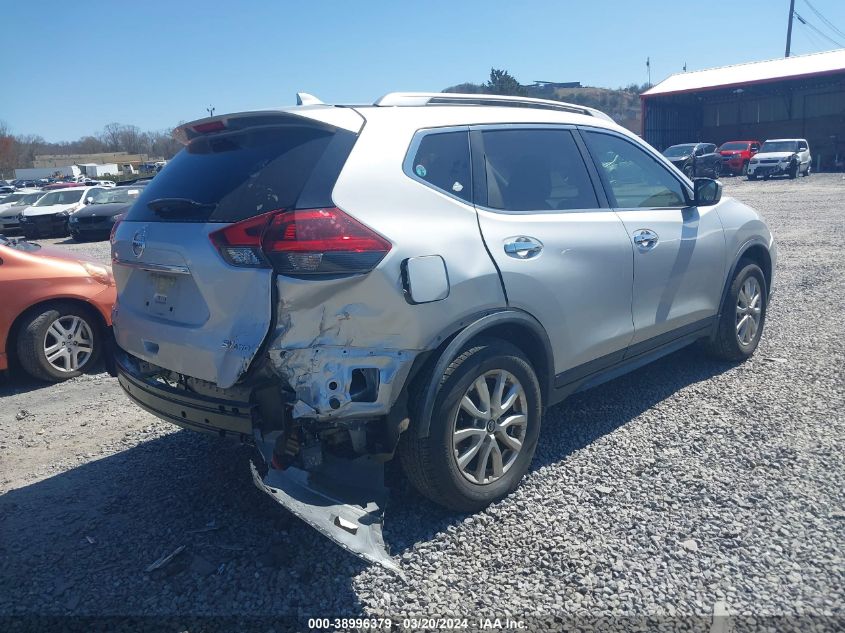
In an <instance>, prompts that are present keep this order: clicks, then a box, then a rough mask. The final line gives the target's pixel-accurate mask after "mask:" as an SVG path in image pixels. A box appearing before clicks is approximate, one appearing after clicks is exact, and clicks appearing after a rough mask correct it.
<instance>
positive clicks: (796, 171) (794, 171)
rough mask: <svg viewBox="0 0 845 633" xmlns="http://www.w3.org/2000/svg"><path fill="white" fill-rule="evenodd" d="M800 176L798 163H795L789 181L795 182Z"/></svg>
mask: <svg viewBox="0 0 845 633" xmlns="http://www.w3.org/2000/svg"><path fill="white" fill-rule="evenodd" d="M797 176H798V163H795V164H794V165H793V166H792V167H790V168H789V179H790V180H795V178H796V177H797Z"/></svg>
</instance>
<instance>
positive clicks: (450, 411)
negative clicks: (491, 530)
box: [399, 339, 542, 512]
mask: <svg viewBox="0 0 845 633" xmlns="http://www.w3.org/2000/svg"><path fill="white" fill-rule="evenodd" d="M495 370H504V371H505V372H507V373H509V374H510V375H511V376H513V377H515V378H516V380H517V381H518V382H519V384H520V385H521V386H522V388H523V392H524V395H525V405H526V410H525V417H526V428H525V435H524V437H523V441H522V447H521V449H520V450H519V452H518V453H517V454H516V456H515V457H514V459H513V462H512V464H511V465H510V467H509V468H508V469H507V470H506V471H505V472H504V474H502V475H501V477H499V478H498V479H496V480H494V481H492V482H490V483H484V484H478V483H476V482H471V481H470V480H469V479H468V478H467V477H466V476H465V475H464V474H463V473H462V471H461V469H460V468H459V466H458V463H457V458H456V454H455V452H456V451H455V448H453V437H452V436H453V433H454V429H455V425H456V420H457V418H458V415H459V412H460V409H461V401H462V400H463V397H464V395H465V394H466V393H467V391H468V389H470V388H471V387H472V386H473V383H475V382H476V379H477V378H479V377H480V376H482V375H484V374H485V373H487V372H491V371H495ZM431 380H437V381H438V385H437V393H436V397H435V400H434V406H433V408H432V412H431V424H430V427H429V433H428V436H427V437H419V436H418V433H417V420H419V419H420V417H421V413H422V412H421V407H422V402H421V400H422V397H421V396H420V397H416V398H415V397H413V396H412V403H411V426H410V428H409V429H408V430H407V431H406V432H405V433H403V434H402V437H401V439H400V444H399V455H400V459H401V462H402V468H403V470H404V471H405V474H406V476H407V477H408V479H409V480H410V481H411V483H412V484H413V485H414V487H415V488H417V490H419V491H420V493H422V494H423V495H425V496H426V497H428V498H429V499H431V500H432V501H434V502H435V503H437V504H439V505H442V506H445V507H447V508H449V509H452V510H457V511H460V512H475V511H477V510H480V509H482V508H484V507H485V506H487V505H489V504H490V503H492V502H493V501H496V500H497V499H501V498H502V497H504V496H506V495H508V494H509V493H511V492H512V491H513V490H514V489H515V488H516V487H517V485H518V484H519V482H520V480H521V479H522V477H523V476H524V475H525V473H526V471H527V470H528V467H529V466H530V465H531V459H532V457H533V456H534V450H535V448H536V447H537V438H538V437H539V434H540V419H541V411H542V402H541V400H542V397H541V393H540V383H539V381H538V380H537V375H536V374H535V372H534V369H533V368H532V366H531V364H530V363H529V362H528V360H527V359H526V357H525V356H524V355H523V354H522V352H521V351H520V350H519V349H517V348H516V347H514V346H513V345H511V344H510V343H506V342H504V341H501V340H498V339H478V340H476V341H474V342H472V343H471V344H470V345H469V346H468V347H467V348H465V349H464V350H463V352H462V353H460V354H458V356H457V358H455V360H454V361H452V363H451V364H450V365H449V367H447V369H446V371H445V372H444V373H443V375H442V376H439V377H435V376H431V374H430V373H429V374H428V375H427V376H425V375H424V376H423V377H421V380H420V383H419V384H420V386H421V387H420V390H419V391H420V393H422V392H423V391H424V389H425V386H427V385H429V384H430V381H431ZM488 428H489V427H488ZM491 437H492V436H491ZM483 441H484V439H482V440H481V441H480V442H479V443H483ZM479 452H480V451H479ZM500 455H501V453H500ZM472 463H476V464H477V463H478V462H477V459H476V458H473V459H472V460H470V462H469V464H472ZM485 464H486V462H485ZM485 469H486V466H485ZM485 472H486V470H485Z"/></svg>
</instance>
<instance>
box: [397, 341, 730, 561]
mask: <svg viewBox="0 0 845 633" xmlns="http://www.w3.org/2000/svg"><path fill="white" fill-rule="evenodd" d="M732 367H735V365H734V364H732V363H726V362H721V361H716V360H713V359H712V358H710V357H708V356H707V355H706V354H704V353H703V352H702V351H701V350H699V349H698V348H697V347H695V346H693V347H687V348H685V349H682V350H680V351H678V352H675V353H674V354H670V355H669V356H667V357H665V358H662V359H660V360H658V361H655V362H653V363H651V364H649V365H647V366H645V367H642V368H640V369H638V370H636V371H634V372H632V373H630V374H627V375H625V376H621V377H620V378H617V379H615V380H612V381H610V382H608V383H605V384H603V385H599V386H598V387H595V388H593V389H590V390H588V391H584V392H582V393H577V394H575V395H573V396H570V397H569V398H567V399H566V400H565V401H564V402H562V403H561V404H559V405H557V406H554V407H551V408H550V409H548V410H547V411H546V414H545V416H544V418H543V427H542V430H541V431H540V438H539V441H538V444H537V450H536V452H535V454H534V460H533V462H532V464H531V469H530V472H533V471H536V470H538V469H540V468H543V467H544V466H548V465H550V464H559V463H562V462H565V461H566V458H567V457H568V456H569V455H571V454H572V453H574V452H575V451H578V450H580V449H582V448H584V447H585V446H588V445H590V444H592V443H593V442H595V441H596V440H598V439H600V438H601V437H603V436H605V435H607V434H609V433H612V432H613V431H615V430H616V429H618V428H619V427H621V426H624V425H625V424H627V423H628V422H630V421H631V420H632V419H634V418H636V417H637V416H638V415H640V414H641V413H643V412H644V411H646V410H648V409H649V408H651V407H652V406H654V405H656V404H657V403H659V402H660V401H662V400H664V399H666V398H668V397H670V396H671V395H672V394H674V393H675V392H677V391H678V390H680V389H682V388H684V387H686V386H689V385H692V384H695V383H697V382H701V381H703V380H707V379H709V378H712V377H714V376H716V375H718V374H721V373H723V372H725V371H727V370H729V369H731V368H732ZM389 472H390V474H392V475H393V482H394V490H395V491H396V493H395V494H394V495H393V496H392V498H391V502H392V503H391V505H390V507H389V508H388V520H387V521H386V522H385V542H386V543H388V545H389V546H390V550H391V553H392V554H394V555H396V554H401V553H402V552H403V551H405V550H407V549H410V548H412V547H413V546H414V544H415V543H417V542H418V541H423V540H430V539H432V538H434V537H435V536H436V535H437V534H438V533H440V532H442V531H444V530H446V529H447V528H448V527H449V526H450V525H457V524H459V523H461V522H462V521H463V520H464V519H465V518H466V516H468V515H465V514H456V513H454V512H449V511H448V510H445V509H443V508H441V507H440V506H437V505H435V504H434V503H432V502H430V501H428V499H426V498H425V497H423V496H422V495H419V494H418V493H417V492H416V491H415V490H414V489H413V488H411V486H410V484H409V483H408V482H407V481H405V480H404V479H403V478H401V473H400V471H399V469H398V468H395V467H394V468H392V469H391V470H390V471H389ZM402 497H405V498H402ZM411 497H412V498H413V499H412V500H411V499H410V498H411ZM392 525H398V526H401V529H399V530H393V529H391V526H392Z"/></svg>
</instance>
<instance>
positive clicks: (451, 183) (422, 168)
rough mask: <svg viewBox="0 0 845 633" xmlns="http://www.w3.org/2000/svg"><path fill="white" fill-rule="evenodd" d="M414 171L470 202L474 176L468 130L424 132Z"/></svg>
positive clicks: (434, 185) (416, 174)
mask: <svg viewBox="0 0 845 633" xmlns="http://www.w3.org/2000/svg"><path fill="white" fill-rule="evenodd" d="M410 169H411V171H412V172H413V174H414V175H415V176H416V177H417V178H419V179H420V180H423V181H425V182H427V183H429V184H430V185H431V186H432V187H435V188H436V189H441V190H442V191H446V192H448V193H451V194H452V195H454V196H458V197H459V198H462V199H463V200H466V201H467V202H469V201H470V200H471V199H472V176H471V172H470V161H469V134H468V132H432V133H430V134H426V135H425V136H423V138H422V140H421V141H420V144H419V147H418V148H417V152H416V154H415V155H414V159H413V162H412V163H411V165H410Z"/></svg>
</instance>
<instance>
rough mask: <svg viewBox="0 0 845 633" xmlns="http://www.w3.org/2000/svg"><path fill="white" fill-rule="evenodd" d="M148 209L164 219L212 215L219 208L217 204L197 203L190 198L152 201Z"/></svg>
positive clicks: (148, 204)
mask: <svg viewBox="0 0 845 633" xmlns="http://www.w3.org/2000/svg"><path fill="white" fill-rule="evenodd" d="M147 207H148V208H149V209H151V210H152V211H153V212H154V213H155V214H156V215H160V216H162V217H167V216H182V215H183V214H184V215H189V214H200V213H210V212H212V211H214V209H215V208H217V205H216V204H210V203H205V202H197V201H196V200H191V199H189V198H157V199H155V200H150V201H149V202H148V203H147Z"/></svg>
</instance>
